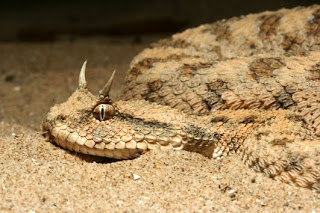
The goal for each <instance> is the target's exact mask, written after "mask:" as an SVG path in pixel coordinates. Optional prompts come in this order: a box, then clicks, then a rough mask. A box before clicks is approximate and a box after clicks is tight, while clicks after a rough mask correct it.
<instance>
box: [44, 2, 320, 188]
mask: <svg viewBox="0 0 320 213" xmlns="http://www.w3.org/2000/svg"><path fill="white" fill-rule="evenodd" d="M319 49H320V6H312V7H309V8H303V7H299V8H294V9H291V10H287V9H282V10H279V11H276V12H264V13H260V14H253V15H247V16H244V17H241V18H232V19H230V20H223V21H218V22H215V23H213V24H206V25H201V26H199V27H197V28H194V29H189V30H186V31H184V32H182V33H180V34H176V35H173V36H172V37H171V38H169V39H164V40H160V41H159V42H157V43H155V44H152V45H151V46H150V47H149V48H146V49H145V50H144V51H143V52H141V53H140V54H139V55H138V56H136V57H135V58H134V59H133V61H132V62H131V65H130V69H129V71H128V74H127V77H126V83H125V85H124V88H123V99H124V100H125V101H118V102H113V101H112V100H111V99H110V98H109V96H108V94H109V91H110V88H111V84H112V79H113V76H114V74H113V75H112V77H111V78H110V80H109V81H108V83H107V84H106V86H105V87H104V88H103V89H102V90H101V91H100V92H99V95H98V96H94V95H93V94H91V93H90V92H89V91H88V89H87V82H86V80H85V68H86V63H85V64H84V65H83V67H82V69H81V72H80V77H79V86H78V88H77V90H76V91H75V92H74V93H73V94H72V95H71V97H70V98H69V99H68V100H67V101H66V102H65V103H62V104H57V105H55V106H54V107H52V108H51V109H50V112H49V113H48V115H47V118H46V120H45V121H44V122H43V125H42V128H43V130H44V131H45V132H46V135H48V136H49V137H50V138H51V139H52V140H53V141H55V142H56V143H57V144H58V145H60V146H61V147H63V148H66V149H69V150H73V151H76V152H81V153H84V154H91V155H98V156H105V157H108V158H116V159H130V158H134V157H136V156H138V155H139V154H140V153H142V152H143V151H145V150H149V149H174V150H181V149H184V150H189V151H195V152H199V153H201V154H203V155H205V156H207V157H210V158H215V159H217V158H221V157H223V156H227V155H228V154H231V153H239V154H240V155H241V157H242V159H243V162H244V163H245V164H246V165H248V166H249V167H252V168H253V169H254V170H255V171H258V172H263V173H264V174H265V175H267V176H268V177H271V178H274V179H278V180H281V181H284V182H286V183H289V184H294V185H297V186H300V187H306V188H310V189H314V190H317V191H319V190H320V158H319V157H320V138H319V135H320V83H319V80H320V52H319ZM152 102H155V103H152ZM164 105H167V106H164Z"/></svg>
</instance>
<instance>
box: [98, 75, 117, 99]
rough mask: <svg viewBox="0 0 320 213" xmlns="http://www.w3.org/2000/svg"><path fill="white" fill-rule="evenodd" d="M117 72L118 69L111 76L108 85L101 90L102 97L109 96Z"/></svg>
mask: <svg viewBox="0 0 320 213" xmlns="http://www.w3.org/2000/svg"><path fill="white" fill-rule="evenodd" d="M115 73H116V71H115V70H114V71H113V73H112V75H111V77H110V79H109V81H108V82H107V83H106V85H105V86H104V87H103V89H102V90H100V91H99V96H100V97H101V98H104V97H107V96H109V92H110V89H111V85H112V82H113V78H114V74H115Z"/></svg>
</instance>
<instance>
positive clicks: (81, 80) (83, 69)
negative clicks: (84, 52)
mask: <svg viewBox="0 0 320 213" xmlns="http://www.w3.org/2000/svg"><path fill="white" fill-rule="evenodd" d="M86 66H87V60H85V62H84V63H83V65H82V67H81V71H80V75H79V85H78V89H86V88H87V81H86Z"/></svg>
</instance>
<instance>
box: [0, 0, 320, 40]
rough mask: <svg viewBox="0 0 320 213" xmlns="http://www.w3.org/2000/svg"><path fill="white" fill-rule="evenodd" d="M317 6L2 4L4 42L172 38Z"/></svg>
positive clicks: (200, 1)
mask: <svg viewBox="0 0 320 213" xmlns="http://www.w3.org/2000/svg"><path fill="white" fill-rule="evenodd" d="M316 3H320V0H268V1H263V0H243V1H241V0H223V1H221V0H220V1H214V0H212V1H210V0H172V1H169V0H162V1H161V0H136V1H134V0H133V1H132V0H131V1H130V0H114V1H108V0H104V1H103V0H92V1H90V0H70V1H63V0H56V1H44V0H31V1H27V0H25V1H20V2H19V1H1V3H0V41H55V40H59V39H65V38H67V39H72V38H76V37H88V36H91V37H92V36H140V35H150V34H172V33H174V32H177V31H181V30H183V29H185V28H188V27H192V26H197V25H200V24H202V23H210V22H213V21H216V20H219V19H222V18H230V17H232V16H239V15H245V14H248V13H257V12H261V11H265V10H277V9H280V8H283V7H285V8H292V7H296V6H308V5H312V4H316Z"/></svg>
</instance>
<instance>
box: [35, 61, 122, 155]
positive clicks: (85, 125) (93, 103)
mask: <svg viewBox="0 0 320 213" xmlns="http://www.w3.org/2000/svg"><path fill="white" fill-rule="evenodd" d="M86 64H87V62H86V61H85V62H84V64H83V66H82V68H81V71H80V75H79V84H78V87H77V89H76V90H75V92H74V93H73V94H72V95H71V96H70V97H69V98H68V100H67V101H66V102H64V103H61V104H56V105H55V106H53V107H51V109H50V111H49V112H48V114H47V117H46V119H45V121H44V122H43V123H42V127H41V128H42V130H43V132H44V136H46V137H47V138H49V139H50V140H51V141H54V142H55V143H57V144H58V145H59V146H61V147H63V148H67V149H69V150H74V151H77V152H82V153H85V154H93V155H100V156H106V154H105V153H104V152H103V149H102V147H103V146H105V143H102V142H103V140H102V138H104V139H105V140H108V138H105V137H106V136H108V134H109V136H110V138H109V139H110V141H111V140H112V138H111V136H112V135H114V134H115V132H114V131H113V130H117V129H114V128H113V127H112V125H110V122H111V123H114V122H113V121H112V120H113V117H114V116H115V114H116V104H115V103H113V102H112V100H111V99H110V97H109V92H110V89H111V85H112V82H113V78H114V75H115V71H114V72H113V73H112V75H111V78H110V79H109V81H108V82H107V83H106V85H105V86H104V87H103V89H102V90H100V92H99V94H98V95H97V96H95V95H93V94H92V93H91V92H90V91H89V90H88V88H87V82H86V79H85V70H86ZM99 148H101V149H99ZM104 148H105V147H104ZM101 150H102V151H101ZM111 157H112V156H111Z"/></svg>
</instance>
